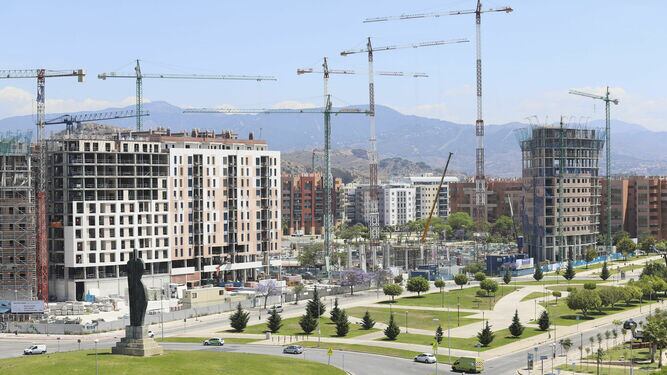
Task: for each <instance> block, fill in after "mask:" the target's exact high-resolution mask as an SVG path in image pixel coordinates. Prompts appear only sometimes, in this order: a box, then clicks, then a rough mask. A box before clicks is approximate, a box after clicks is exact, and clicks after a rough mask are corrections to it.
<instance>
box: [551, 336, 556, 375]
mask: <svg viewBox="0 0 667 375" xmlns="http://www.w3.org/2000/svg"><path fill="white" fill-rule="evenodd" d="M551 349H552V352H551V373H553V372H554V360H555V359H556V343H553V344H551Z"/></svg>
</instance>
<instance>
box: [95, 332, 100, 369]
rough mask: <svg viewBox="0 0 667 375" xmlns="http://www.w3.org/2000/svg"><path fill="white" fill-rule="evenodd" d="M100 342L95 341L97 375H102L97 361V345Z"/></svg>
mask: <svg viewBox="0 0 667 375" xmlns="http://www.w3.org/2000/svg"><path fill="white" fill-rule="evenodd" d="M98 342H100V340H98V339H95V375H100V365H99V362H98V361H97V343H98Z"/></svg>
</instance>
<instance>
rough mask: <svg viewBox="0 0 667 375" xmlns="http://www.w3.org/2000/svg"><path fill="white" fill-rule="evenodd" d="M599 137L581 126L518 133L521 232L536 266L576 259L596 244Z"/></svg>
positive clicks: (597, 133) (602, 143)
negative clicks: (521, 190)
mask: <svg viewBox="0 0 667 375" xmlns="http://www.w3.org/2000/svg"><path fill="white" fill-rule="evenodd" d="M603 139H604V133H603V132H602V131H600V130H597V129H587V128H583V127H577V128H573V127H562V126H561V127H559V126H532V127H529V128H526V129H522V131H521V132H520V133H519V141H520V145H521V151H522V160H523V191H524V197H523V198H524V199H523V217H522V222H523V228H524V235H525V236H526V239H527V241H526V242H527V246H528V251H529V254H530V255H531V256H532V257H534V258H535V261H536V262H544V261H552V262H553V261H563V260H566V259H568V258H571V259H581V257H582V256H583V254H584V253H585V250H586V249H587V248H589V247H593V246H595V245H596V240H597V233H598V224H599V221H600V220H599V219H600V193H601V190H600V189H601V186H600V178H599V176H598V170H599V166H598V160H599V155H600V151H601V150H602V147H603V145H604V140H603Z"/></svg>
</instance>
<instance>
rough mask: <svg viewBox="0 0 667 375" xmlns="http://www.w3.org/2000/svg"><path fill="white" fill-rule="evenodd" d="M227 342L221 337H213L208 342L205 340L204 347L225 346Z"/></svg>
mask: <svg viewBox="0 0 667 375" xmlns="http://www.w3.org/2000/svg"><path fill="white" fill-rule="evenodd" d="M224 345H225V340H224V339H221V338H220V337H212V338H210V339H208V340H204V346H224Z"/></svg>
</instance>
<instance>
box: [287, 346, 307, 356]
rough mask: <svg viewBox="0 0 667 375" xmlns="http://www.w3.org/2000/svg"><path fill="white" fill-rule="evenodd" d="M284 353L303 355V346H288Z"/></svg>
mask: <svg viewBox="0 0 667 375" xmlns="http://www.w3.org/2000/svg"><path fill="white" fill-rule="evenodd" d="M283 353H285V354H302V353H303V346H301V345H290V346H286V347H285V349H283Z"/></svg>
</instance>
